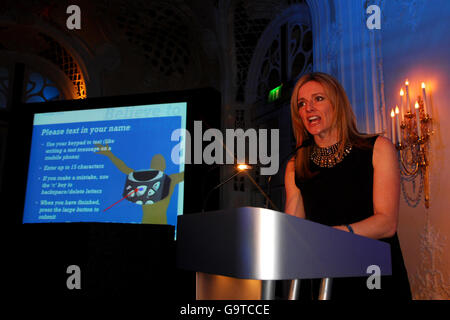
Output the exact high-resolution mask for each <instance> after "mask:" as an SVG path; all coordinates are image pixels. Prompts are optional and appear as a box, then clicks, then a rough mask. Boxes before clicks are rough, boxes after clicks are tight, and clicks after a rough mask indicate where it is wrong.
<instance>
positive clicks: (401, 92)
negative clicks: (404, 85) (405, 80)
mask: <svg viewBox="0 0 450 320" xmlns="http://www.w3.org/2000/svg"><path fill="white" fill-rule="evenodd" d="M404 94H405V93H404V92H403V89H400V95H401V96H402V97H403V95H404Z"/></svg>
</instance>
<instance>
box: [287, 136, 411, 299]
mask: <svg viewBox="0 0 450 320" xmlns="http://www.w3.org/2000/svg"><path fill="white" fill-rule="evenodd" d="M376 138H377V137H372V138H368V142H369V143H368V147H367V148H358V147H356V146H353V147H352V150H351V151H350V153H349V154H348V155H347V156H346V157H345V158H344V159H343V160H342V161H341V162H340V163H338V164H336V165H335V166H334V167H332V168H321V167H319V166H317V165H316V164H314V162H312V161H310V168H311V171H312V172H317V174H316V175H315V176H314V177H313V178H311V179H308V180H303V181H300V179H298V178H297V177H296V179H295V183H296V185H297V187H298V188H299V189H300V190H301V193H302V197H303V203H304V208H305V215H306V219H308V220H311V221H314V222H318V223H320V224H324V225H327V226H337V225H345V224H351V223H355V222H358V221H361V220H364V219H366V218H368V217H370V216H372V215H373V214H374V212H373V165H372V154H373V146H374V144H375V140H376ZM380 240H382V241H385V242H387V243H389V244H390V245H391V255H392V276H382V277H381V281H380V283H381V289H372V290H369V289H368V288H367V284H366V282H367V278H368V277H369V276H370V275H369V274H368V275H367V277H355V278H337V279H334V280H333V286H332V294H331V299H332V300H350V299H351V300H354V299H372V298H380V299H394V300H398V299H411V291H410V286H409V282H408V277H407V273H406V268H405V265H404V262H403V257H402V252H401V250H400V243H399V241H398V237H397V234H395V235H394V236H393V237H390V238H385V239H380ZM319 284H320V279H315V280H312V281H302V282H301V285H300V288H301V289H300V290H301V295H300V298H303V299H309V298H313V299H317V296H318V291H319V289H318V288H319Z"/></svg>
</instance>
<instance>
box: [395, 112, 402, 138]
mask: <svg viewBox="0 0 450 320" xmlns="http://www.w3.org/2000/svg"><path fill="white" fill-rule="evenodd" d="M399 113H400V110H399V109H398V106H395V114H396V117H395V118H396V119H397V141H398V143H402V138H401V135H400V120H399V118H400V115H399Z"/></svg>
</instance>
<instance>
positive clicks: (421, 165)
mask: <svg viewBox="0 0 450 320" xmlns="http://www.w3.org/2000/svg"><path fill="white" fill-rule="evenodd" d="M405 85H406V93H407V95H406V108H407V109H408V110H406V113H404V112H403V110H399V108H398V106H397V107H396V109H395V111H394V110H392V112H391V117H392V137H393V141H394V143H395V146H396V148H397V150H398V153H399V160H400V174H401V188H402V193H403V196H404V198H405V200H406V202H407V203H408V205H410V206H413V207H415V206H417V205H418V204H419V202H420V199H421V196H422V194H424V196H425V199H424V203H425V207H426V208H429V206H430V190H429V174H428V168H429V161H430V159H429V150H430V137H431V135H432V133H433V128H432V118H431V106H430V105H427V101H426V93H425V84H424V83H422V91H423V97H421V96H418V97H417V101H416V103H415V106H414V109H412V108H410V101H409V88H408V85H409V83H408V81H406V83H405ZM400 96H401V99H402V101H401V102H402V103H401V108H403V89H402V90H401V91H400ZM427 106H428V108H427ZM428 110H429V111H430V112H429V113H428ZM400 111H401V115H402V116H400V114H399V113H400ZM394 118H395V119H394ZM395 124H396V126H395ZM395 127H396V129H397V130H395V129H394V128H395ZM395 131H396V133H397V135H395V134H394V133H395ZM417 180H418V181H419V188H417V186H416V184H417ZM409 182H410V183H411V184H412V191H413V195H411V194H410V193H408V191H407V190H406V187H405V184H406V183H409Z"/></svg>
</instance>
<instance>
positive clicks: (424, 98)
mask: <svg viewBox="0 0 450 320" xmlns="http://www.w3.org/2000/svg"><path fill="white" fill-rule="evenodd" d="M422 95H423V112H424V113H425V114H427V113H428V108H427V94H426V92H425V82H422ZM430 112H431V108H430ZM430 117H431V116H430Z"/></svg>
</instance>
